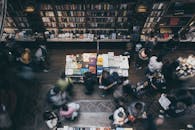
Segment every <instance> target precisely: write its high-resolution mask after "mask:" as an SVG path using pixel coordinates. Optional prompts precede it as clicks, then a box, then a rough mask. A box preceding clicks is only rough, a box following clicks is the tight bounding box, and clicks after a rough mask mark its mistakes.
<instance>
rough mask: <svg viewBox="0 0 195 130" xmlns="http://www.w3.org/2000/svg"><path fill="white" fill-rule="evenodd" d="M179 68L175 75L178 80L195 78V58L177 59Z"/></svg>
mask: <svg viewBox="0 0 195 130" xmlns="http://www.w3.org/2000/svg"><path fill="white" fill-rule="evenodd" d="M177 61H178V62H179V66H178V67H177V68H176V75H177V77H178V79H180V80H186V79H189V78H192V77H194V76H195V56H193V55H190V56H188V57H187V58H183V57H179V58H178V59H177Z"/></svg>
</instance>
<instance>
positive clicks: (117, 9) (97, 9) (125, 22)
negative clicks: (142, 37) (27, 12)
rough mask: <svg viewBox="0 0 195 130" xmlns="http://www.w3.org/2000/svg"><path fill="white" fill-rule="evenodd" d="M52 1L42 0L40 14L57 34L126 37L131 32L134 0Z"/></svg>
mask: <svg viewBox="0 0 195 130" xmlns="http://www.w3.org/2000/svg"><path fill="white" fill-rule="evenodd" d="M53 4H54V5H50V4H45V3H44V4H42V5H41V8H40V15H41V17H42V21H43V23H44V26H45V28H46V30H48V31H49V32H51V31H53V32H55V34H56V37H61V36H62V35H61V34H63V35H64V34H65V35H66V34H67V35H71V38H78V37H79V38H81V39H82V37H85V35H88V34H89V35H90V36H92V37H94V39H98V38H99V37H100V39H113V38H115V39H126V35H128V33H129V25H130V18H129V11H130V9H132V8H131V3H128V2H126V3H121V2H102V3H91V2H87V1H85V2H83V3H79V2H72V3H69V2H67V3H66V2H64V3H58V2H53ZM55 12H56V13H55ZM59 35H60V36H59ZM72 35H73V36H72ZM77 35H80V36H77ZM83 35H84V36H83ZM90 36H89V37H90ZM62 37H63V36H62ZM87 37H88V36H87Z"/></svg>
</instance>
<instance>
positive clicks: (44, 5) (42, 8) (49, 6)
mask: <svg viewBox="0 0 195 130" xmlns="http://www.w3.org/2000/svg"><path fill="white" fill-rule="evenodd" d="M52 9H53V8H52V6H51V5H50V4H42V5H41V10H52Z"/></svg>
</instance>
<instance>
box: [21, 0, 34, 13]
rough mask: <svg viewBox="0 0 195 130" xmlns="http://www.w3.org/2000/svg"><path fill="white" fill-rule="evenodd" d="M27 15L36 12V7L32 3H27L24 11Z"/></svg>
mask: <svg viewBox="0 0 195 130" xmlns="http://www.w3.org/2000/svg"><path fill="white" fill-rule="evenodd" d="M24 11H25V12H26V13H33V12H34V11H35V6H34V4H33V2H32V1H30V2H27V4H26V8H25V9H24Z"/></svg>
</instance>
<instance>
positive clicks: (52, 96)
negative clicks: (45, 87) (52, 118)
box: [47, 87, 69, 107]
mask: <svg viewBox="0 0 195 130" xmlns="http://www.w3.org/2000/svg"><path fill="white" fill-rule="evenodd" d="M47 98H48V102H49V103H51V104H52V105H53V106H54V107H60V106H62V105H64V104H65V103H67V101H68V99H69V98H68V96H67V94H66V92H62V91H61V90H60V89H59V87H54V88H51V89H50V90H49V92H48V94H47Z"/></svg>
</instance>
